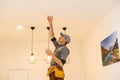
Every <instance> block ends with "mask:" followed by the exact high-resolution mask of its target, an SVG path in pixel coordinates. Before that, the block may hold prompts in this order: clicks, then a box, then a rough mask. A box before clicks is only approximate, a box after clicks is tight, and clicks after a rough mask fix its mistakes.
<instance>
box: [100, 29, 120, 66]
mask: <svg viewBox="0 0 120 80" xmlns="http://www.w3.org/2000/svg"><path fill="white" fill-rule="evenodd" d="M101 54H102V64H103V66H106V65H110V64H113V63H116V62H118V61H120V55H119V45H118V37H117V32H116V31H115V32H113V33H112V34H111V35H109V36H108V37H106V38H105V39H104V40H103V41H101Z"/></svg>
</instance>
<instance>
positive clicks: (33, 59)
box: [28, 26, 36, 64]
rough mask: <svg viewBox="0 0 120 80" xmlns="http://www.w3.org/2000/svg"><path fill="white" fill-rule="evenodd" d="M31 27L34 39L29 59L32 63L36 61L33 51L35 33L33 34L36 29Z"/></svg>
mask: <svg viewBox="0 0 120 80" xmlns="http://www.w3.org/2000/svg"><path fill="white" fill-rule="evenodd" d="M30 29H31V30H32V41H31V54H30V57H29V59H28V61H29V63H30V64H35V62H36V59H35V56H34V53H33V38H34V35H33V30H34V29H35V27H33V26H32V27H30Z"/></svg>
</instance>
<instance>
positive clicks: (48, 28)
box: [47, 27, 50, 49]
mask: <svg viewBox="0 0 120 80" xmlns="http://www.w3.org/2000/svg"><path fill="white" fill-rule="evenodd" d="M47 30H48V49H50V35H49V34H50V31H49V30H50V27H47Z"/></svg>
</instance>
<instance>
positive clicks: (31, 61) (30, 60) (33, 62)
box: [28, 55, 36, 64]
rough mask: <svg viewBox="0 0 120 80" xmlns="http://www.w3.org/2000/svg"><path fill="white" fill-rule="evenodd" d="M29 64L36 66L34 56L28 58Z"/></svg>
mask: <svg viewBox="0 0 120 80" xmlns="http://www.w3.org/2000/svg"><path fill="white" fill-rule="evenodd" d="M28 62H29V63H30V64H35V62H36V59H35V57H34V55H30V57H29V58H28Z"/></svg>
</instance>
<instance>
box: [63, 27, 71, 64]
mask: <svg viewBox="0 0 120 80" xmlns="http://www.w3.org/2000/svg"><path fill="white" fill-rule="evenodd" d="M66 29H67V27H63V28H62V30H63V31H64V34H66ZM66 63H67V64H68V63H70V56H68V57H67V60H66Z"/></svg>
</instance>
